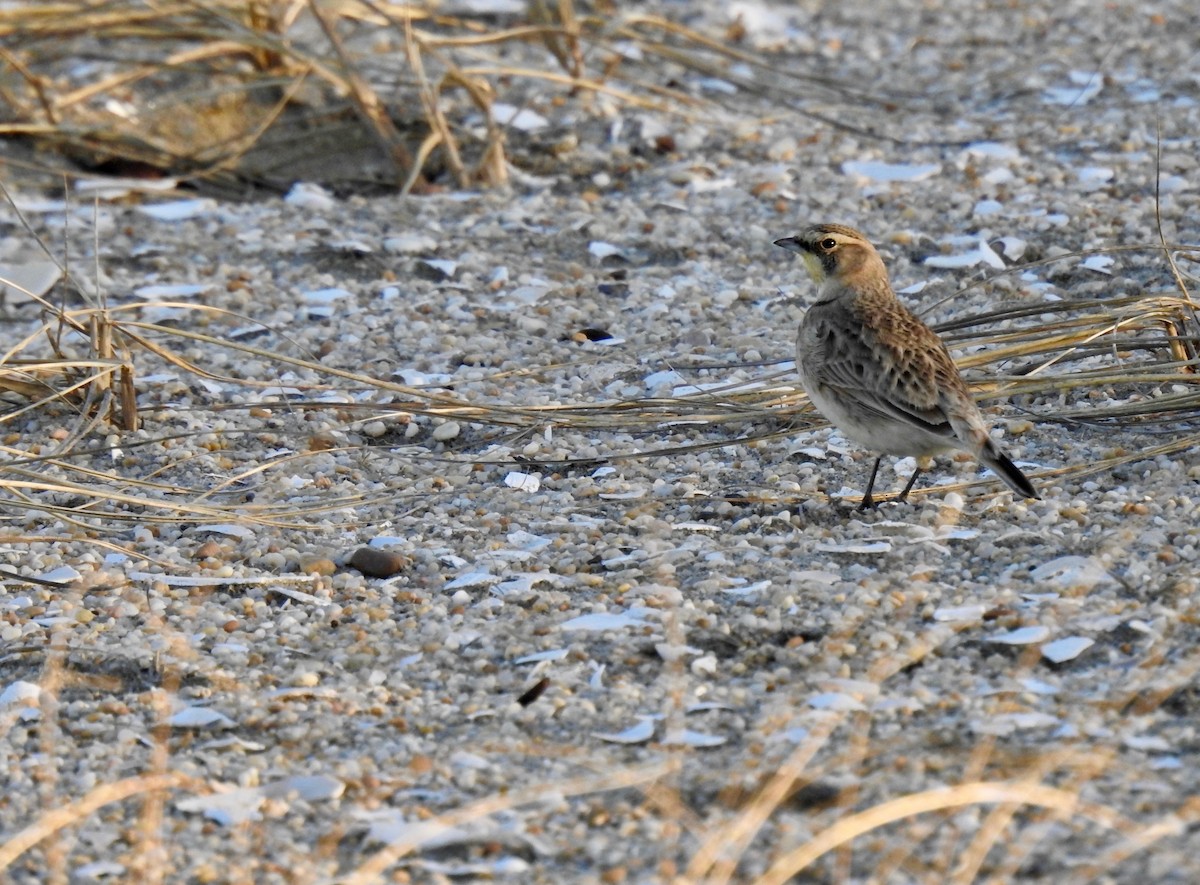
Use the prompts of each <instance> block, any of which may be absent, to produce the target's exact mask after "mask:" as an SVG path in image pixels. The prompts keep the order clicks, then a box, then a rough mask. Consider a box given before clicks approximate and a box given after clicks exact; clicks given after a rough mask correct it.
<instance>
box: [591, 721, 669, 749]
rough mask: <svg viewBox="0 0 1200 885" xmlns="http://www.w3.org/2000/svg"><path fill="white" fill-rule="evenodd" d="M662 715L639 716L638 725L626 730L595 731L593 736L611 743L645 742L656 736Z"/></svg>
mask: <svg viewBox="0 0 1200 885" xmlns="http://www.w3.org/2000/svg"><path fill="white" fill-rule="evenodd" d="M659 718H660V717H658V716H639V717H638V721H637V724H636V725H631V726H629V728H626V729H625V730H624V731H614V732H594V733H593V734H592V737H594V738H596V739H597V740H601V741H607V742H608V743H610V744H644V743H646V741H648V740H650V739H651V738H653V737H654V729H655V728H656V725H657V722H658V720H659Z"/></svg>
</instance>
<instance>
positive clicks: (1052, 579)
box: [1029, 556, 1117, 591]
mask: <svg viewBox="0 0 1200 885" xmlns="http://www.w3.org/2000/svg"><path fill="white" fill-rule="evenodd" d="M1029 577H1030V578H1032V579H1033V580H1034V581H1036V582H1037V583H1039V584H1047V585H1049V587H1048V589H1056V590H1073V591H1083V590H1092V589H1094V588H1096V587H1099V586H1101V585H1111V584H1116V583H1117V579H1116V578H1114V577H1113V576H1112V575H1110V574H1109V573H1108V572H1107V571H1106V570H1105V568H1104V566H1103V565H1101V564H1100V562H1099V560H1097V559H1096V558H1095V557H1092V556H1060V557H1058V558H1057V559H1052V560H1050V561H1049V562H1044V563H1042V564H1041V565H1039V566H1038V567H1037V568H1035V569H1034V570H1033V571H1032V572H1030V573H1029Z"/></svg>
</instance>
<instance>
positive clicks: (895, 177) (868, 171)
mask: <svg viewBox="0 0 1200 885" xmlns="http://www.w3.org/2000/svg"><path fill="white" fill-rule="evenodd" d="M941 171H942V164H941V163H880V162H878V161H876V160H847V161H846V162H845V163H843V164H842V172H844V173H845V174H846V175H850V176H853V177H855V178H858V179H861V180H863V181H868V182H871V181H875V182H896V181H926V180H927V179H930V178H933V177H934V176H935V175H938V174H939V173H940V172H941Z"/></svg>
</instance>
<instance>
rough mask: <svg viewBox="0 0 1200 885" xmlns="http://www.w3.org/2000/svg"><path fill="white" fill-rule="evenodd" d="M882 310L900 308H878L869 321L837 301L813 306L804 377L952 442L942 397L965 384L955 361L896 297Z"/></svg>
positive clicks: (805, 339)
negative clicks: (872, 329) (948, 391)
mask: <svg viewBox="0 0 1200 885" xmlns="http://www.w3.org/2000/svg"><path fill="white" fill-rule="evenodd" d="M884 307H894V308H895V309H894V310H883V309H879V308H878V307H877V308H876V309H875V310H874V314H875V315H874V316H873V317H870V318H867V317H863V316H862V315H861V314H860V315H855V314H856V313H858V311H853V312H852V310H851V309H848V308H846V307H844V306H843V305H842V303H841V302H838V301H834V302H826V303H822V304H817V305H814V306H813V307H812V308H811V309H810V311H809V315H808V316H807V317H806V318H805V330H804V336H803V339H802V341H801V345H802V349H803V350H804V352H805V356H804V357H802V359H803V361H804V371H805V374H806V375H807V377H809V378H810V379H812V380H813V381H814V382H816V383H818V384H820V385H822V386H824V387H827V388H830V389H831V390H833V391H834V392H836V393H837V394H838V395H840V396H842V397H844V398H852V399H853V400H854V401H855V402H857V403H858V405H859V406H860V407H862V408H863V409H865V410H867V411H869V412H871V413H874V414H876V415H878V416H879V417H880V418H881V419H885V420H893V421H904V422H907V423H910V424H913V425H915V426H917V427H920V428H921V429H922V430H925V431H927V432H929V433H932V434H936V435H938V436H945V437H947V438H950V437H953V436H954V429H953V428H952V427H951V426H950V422H949V420H948V417H947V414H946V411H945V409H944V408H943V402H944V395H943V394H944V393H945V392H947V389H948V388H949V389H951V390H953V389H954V388H955V387H956V386H959V385H962V379H961V377H960V376H959V374H958V369H957V368H956V367H955V365H954V361H953V360H951V359H950V354H949V353H948V352H947V351H946V348H945V346H944V345H943V344H942V342H941V339H939V338H938V337H937V335H936V334H935V333H934V332H933V330H931V329H930V328H929V327H928V326H926V325H925V324H924V323H922V322H921V321H920V320H919V319H918V318H917V317H915V316H913V315H912V314H911V313H909V311H907V310H905V309H904V307H903V305H901V304H899V303H898V302H895V301H894V300H892V304H891V305H884ZM868 319H869V323H868V322H865V320H868ZM871 328H877V329H879V330H881V331H879V332H872V331H869V329H871Z"/></svg>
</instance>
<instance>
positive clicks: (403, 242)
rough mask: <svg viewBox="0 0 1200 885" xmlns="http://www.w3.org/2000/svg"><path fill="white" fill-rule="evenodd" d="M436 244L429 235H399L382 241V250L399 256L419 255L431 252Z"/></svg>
mask: <svg viewBox="0 0 1200 885" xmlns="http://www.w3.org/2000/svg"><path fill="white" fill-rule="evenodd" d="M437 246H438V242H437V240H435V239H434V238H433V237H431V236H429V234H411V233H410V234H401V235H400V236H396V237H388V238H387V239H386V240H384V241H383V248H384V249H386V250H387V251H388V252H397V253H399V254H401V255H419V254H420V253H422V252H432V251H434V250H435V249H437Z"/></svg>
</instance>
